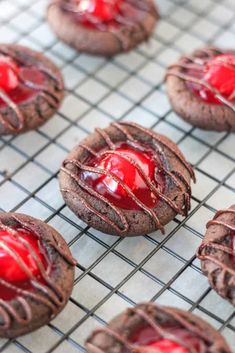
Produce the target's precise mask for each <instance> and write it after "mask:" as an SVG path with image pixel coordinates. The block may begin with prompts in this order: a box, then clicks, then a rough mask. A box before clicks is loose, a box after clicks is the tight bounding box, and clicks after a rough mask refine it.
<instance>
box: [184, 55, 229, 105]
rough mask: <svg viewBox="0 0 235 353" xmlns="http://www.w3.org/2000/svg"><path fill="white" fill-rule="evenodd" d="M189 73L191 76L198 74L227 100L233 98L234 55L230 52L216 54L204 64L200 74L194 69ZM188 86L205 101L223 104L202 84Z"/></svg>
mask: <svg viewBox="0 0 235 353" xmlns="http://www.w3.org/2000/svg"><path fill="white" fill-rule="evenodd" d="M191 74H192V76H200V77H199V78H201V79H202V80H204V81H205V82H207V83H208V84H210V85H211V86H212V87H213V88H215V89H216V90H218V91H219V93H220V94H221V95H222V96H223V97H224V98H226V99H228V100H229V101H233V100H235V56H233V55H231V54H223V55H218V56H216V57H215V58H214V59H212V60H210V61H209V62H208V63H207V64H206V65H205V68H204V70H203V72H202V76H201V75H200V74H198V73H197V72H196V71H195V72H191ZM190 86H191V87H193V90H194V91H195V93H196V94H198V95H199V96H200V97H201V98H202V99H203V100H204V101H206V102H207V103H213V104H223V103H222V102H221V101H220V100H219V99H218V98H216V96H215V94H214V93H213V92H212V91H211V90H208V89H207V88H205V87H204V86H202V85H201V86H198V85H194V84H193V85H191V84H190Z"/></svg>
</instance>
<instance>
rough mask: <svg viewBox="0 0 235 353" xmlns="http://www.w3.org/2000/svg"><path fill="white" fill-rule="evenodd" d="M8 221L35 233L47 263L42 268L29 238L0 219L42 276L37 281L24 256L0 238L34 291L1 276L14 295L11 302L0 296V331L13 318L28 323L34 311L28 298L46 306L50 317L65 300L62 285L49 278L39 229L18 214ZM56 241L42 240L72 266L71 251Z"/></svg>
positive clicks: (3, 246) (49, 266) (9, 326)
mask: <svg viewBox="0 0 235 353" xmlns="http://www.w3.org/2000/svg"><path fill="white" fill-rule="evenodd" d="M11 220H12V221H13V222H14V223H16V224H17V227H20V228H21V229H24V230H26V231H30V232H32V233H33V234H35V236H36V237H37V238H38V246H39V249H40V251H41V253H42V254H43V256H44V258H45V260H46V262H47V268H45V265H44V264H43V262H42V260H41V259H40V258H39V257H38V256H37V254H36V253H35V251H34V249H33V248H32V246H31V245H30V244H29V243H28V241H27V240H26V239H23V238H21V237H20V236H19V235H18V232H17V229H15V227H14V228H13V227H11V226H9V225H6V224H5V223H3V222H2V221H0V229H2V230H6V231H7V232H8V233H10V234H11V235H13V236H14V237H15V238H17V241H18V242H20V243H21V244H22V245H23V246H24V247H25V248H26V249H27V250H28V251H29V253H30V255H31V257H32V258H33V259H34V261H35V263H36V265H37V267H38V269H39V272H40V276H41V278H42V279H43V282H40V281H39V280H38V279H37V277H36V276H34V275H33V273H32V272H31V270H30V269H29V268H28V267H27V266H26V264H25V262H24V261H23V259H21V258H20V257H19V254H18V253H17V252H16V251H15V250H13V249H12V248H10V247H9V245H8V244H7V243H6V242H4V240H1V239H0V247H1V248H2V249H4V250H5V251H6V252H7V253H8V254H9V255H10V256H11V257H12V258H14V260H15V261H16V262H17V264H18V266H19V267H20V268H21V269H22V270H23V272H24V273H25V274H26V275H27V278H28V281H29V282H30V284H31V286H32V288H33V290H28V289H22V288H19V287H17V285H15V284H14V283H10V282H8V281H6V280H4V279H1V278H0V285H1V286H3V287H5V288H8V289H9V290H11V291H13V292H15V294H16V297H15V298H14V299H12V300H10V301H7V300H3V299H0V330H8V329H10V328H11V325H12V324H13V322H14V321H15V322H17V323H19V324H22V325H28V324H30V322H31V321H32V319H33V314H32V309H31V307H30V302H29V299H31V300H33V301H35V302H37V303H40V304H43V305H45V306H46V307H47V308H48V309H49V310H50V312H51V318H53V317H54V316H55V315H56V313H57V312H58V311H59V310H60V308H61V307H62V306H64V304H65V300H66V298H65V297H64V294H63V292H62V290H61V288H59V287H58V286H57V285H56V283H55V282H54V281H53V280H52V279H51V278H50V272H51V269H52V263H51V261H50V259H49V256H48V254H47V252H46V250H45V248H44V247H43V246H42V244H41V243H42V241H44V239H43V238H42V235H41V234H40V232H39V231H37V230H36V229H35V227H33V225H32V224H30V221H24V220H22V219H21V217H19V216H18V215H11ZM57 242H58V241H56V240H55V239H54V238H53V237H51V239H50V240H48V239H47V240H46V241H45V244H47V246H49V247H51V248H52V249H53V250H54V251H55V252H56V253H58V254H59V255H60V256H61V257H62V258H63V259H64V261H65V262H67V263H68V265H70V266H75V264H76V261H75V260H74V259H73V258H72V256H71V255H70V254H67V253H65V252H64V251H63V250H62V249H61V248H60V246H59V244H57Z"/></svg>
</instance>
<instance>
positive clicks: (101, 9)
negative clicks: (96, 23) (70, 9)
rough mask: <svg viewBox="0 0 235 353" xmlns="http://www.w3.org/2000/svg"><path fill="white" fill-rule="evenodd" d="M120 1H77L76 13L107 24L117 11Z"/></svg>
mask: <svg viewBox="0 0 235 353" xmlns="http://www.w3.org/2000/svg"><path fill="white" fill-rule="evenodd" d="M121 1H122V0H80V1H79V0H78V5H77V6H78V11H80V12H81V13H87V14H89V15H92V16H94V17H96V18H98V19H100V20H101V21H102V22H109V21H112V20H113V19H114V15H115V14H116V13H117V12H118V11H119V5H120V3H121Z"/></svg>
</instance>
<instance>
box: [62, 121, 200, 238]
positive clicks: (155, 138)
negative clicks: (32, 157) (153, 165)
mask: <svg viewBox="0 0 235 353" xmlns="http://www.w3.org/2000/svg"><path fill="white" fill-rule="evenodd" d="M111 125H112V126H113V127H115V128H116V129H117V130H119V131H121V132H122V134H124V136H125V141H126V142H127V143H128V144H130V145H131V146H132V147H136V148H137V149H140V150H143V151H147V147H144V146H142V145H141V144H140V142H139V141H138V140H136V139H135V138H134V136H132V135H131V132H130V129H129V130H128V127H129V128H135V129H137V130H139V132H141V133H144V134H145V135H146V136H147V137H148V138H150V139H151V140H152V144H153V147H154V150H155V151H156V153H158V154H159V156H160V161H161V167H160V169H159V172H161V173H163V174H164V175H165V176H166V177H167V178H169V179H170V180H171V182H172V183H173V184H174V185H175V186H176V187H177V189H179V191H180V192H181V193H182V195H183V206H182V207H179V206H178V205H177V204H176V202H175V201H174V200H171V199H170V198H169V197H168V196H166V195H165V194H164V193H162V192H161V191H160V190H159V189H158V188H157V187H156V185H155V184H154V183H153V182H152V180H151V179H150V178H149V177H148V176H147V175H146V173H145V172H144V170H143V169H142V168H141V167H140V166H139V165H138V164H137V163H136V162H135V161H134V160H133V159H132V158H130V157H128V156H126V155H125V154H124V153H121V152H118V151H115V143H114V142H113V141H112V140H111V136H110V135H109V134H108V133H107V131H105V130H101V129H97V130H96V132H97V133H98V134H99V135H100V137H101V138H102V139H103V140H104V142H105V143H106V145H107V148H108V149H106V150H104V151H102V152H99V151H94V150H93V149H92V148H90V147H88V146H87V145H86V144H84V143H83V144H80V145H79V147H80V148H82V149H84V150H85V151H86V152H88V153H89V154H91V155H92V156H95V157H101V156H103V155H107V154H115V155H118V156H120V157H121V158H124V159H126V160H128V162H129V163H130V164H131V165H133V166H134V167H135V168H136V169H138V172H139V173H140V175H141V176H142V177H143V179H144V181H145V183H146V185H147V186H148V187H149V189H150V190H151V191H152V193H153V194H154V195H156V196H157V198H159V199H160V201H162V202H164V203H165V204H166V205H167V206H168V207H170V208H171V209H172V210H173V211H174V212H175V213H177V214H181V215H184V216H187V214H188V211H189V209H190V196H191V187H190V184H189V183H188V181H187V180H186V179H185V178H184V176H183V175H182V174H181V173H180V172H178V171H174V170H171V168H170V166H168V161H167V157H166V151H170V153H171V154H172V155H173V156H174V157H175V158H176V159H178V160H179V162H180V163H181V164H182V165H183V167H184V168H185V169H186V170H187V171H188V173H189V175H190V177H191V178H192V179H193V180H194V181H195V175H194V172H193V169H192V167H191V166H190V165H189V164H188V163H187V162H186V160H185V159H184V157H183V156H182V155H181V154H180V153H179V152H178V151H176V150H174V149H173V148H172V147H171V146H170V145H169V144H167V143H166V142H165V141H164V139H163V138H162V137H161V136H160V135H156V134H155V133H153V132H151V131H150V130H148V129H145V128H144V127H141V126H140V125H138V124H135V123H126V122H125V123H124V122H123V123H113V124H111ZM156 158H157V156H155V161H157V159H156ZM68 166H73V167H75V169H76V172H75V171H74V170H73V171H72V170H71V168H69V167H68ZM61 170H62V171H63V172H64V173H65V174H67V175H68V176H69V177H70V178H71V179H72V180H73V181H75V183H76V184H77V185H78V186H79V187H80V188H81V189H82V190H84V191H85V192H87V193H88V194H90V195H92V196H93V197H95V198H96V199H98V200H99V201H102V202H103V203H105V204H106V205H108V206H109V207H110V208H111V209H112V210H113V211H114V212H115V213H116V215H117V216H118V218H119V219H120V221H121V224H122V227H118V225H117V224H116V223H115V222H114V221H113V220H112V219H110V218H109V216H108V215H107V214H105V215H104V214H102V213H101V211H100V210H97V209H96V208H95V207H94V206H93V205H91V204H89V202H88V201H87V200H86V199H85V197H83V196H81V195H79V194H78V193H77V192H75V191H73V190H71V189H67V188H62V189H61V191H62V192H64V193H71V194H73V196H74V197H75V198H77V199H78V200H79V201H80V202H81V203H82V204H83V206H84V207H85V208H86V209H87V210H89V211H91V212H92V213H94V214H95V215H96V216H97V217H98V218H99V219H101V220H102V221H104V222H105V223H106V224H108V225H110V226H111V227H112V229H113V230H115V232H116V233H117V234H118V235H122V234H124V233H126V232H127V231H128V229H129V226H130V225H129V224H128V222H127V218H126V216H125V213H124V212H123V210H122V209H121V208H119V207H116V206H115V205H114V204H113V203H112V202H110V201H109V200H108V199H107V198H106V197H104V196H103V195H101V194H99V193H98V192H97V191H95V190H94V189H92V188H91V187H90V186H89V185H88V184H87V183H85V182H84V180H82V179H81V176H80V173H79V171H88V172H91V173H95V174H100V175H105V176H108V177H110V178H112V179H113V180H114V181H115V182H116V183H118V184H119V185H120V186H121V187H122V188H123V189H124V190H125V191H126V193H127V195H128V196H129V197H130V198H131V199H132V201H133V202H135V203H136V205H138V206H139V208H140V209H141V210H142V211H143V212H144V213H146V214H147V215H148V216H149V217H150V218H151V219H152V220H153V222H154V223H155V225H156V229H160V230H161V232H162V233H164V227H163V225H162V224H161V222H160V220H159V218H158V216H157V213H156V211H155V209H151V208H149V207H147V206H146V205H145V204H144V203H143V202H141V201H140V200H139V199H138V198H137V196H136V195H135V194H134V193H133V192H132V190H131V189H130V188H129V187H128V186H127V185H126V184H125V183H124V182H123V181H122V180H121V179H120V178H118V177H117V176H116V175H114V174H113V173H112V172H109V171H107V170H104V169H101V168H95V167H91V166H89V163H88V165H87V164H86V162H84V163H82V162H80V161H79V160H77V159H67V160H65V161H64V162H63V165H62V168H61Z"/></svg>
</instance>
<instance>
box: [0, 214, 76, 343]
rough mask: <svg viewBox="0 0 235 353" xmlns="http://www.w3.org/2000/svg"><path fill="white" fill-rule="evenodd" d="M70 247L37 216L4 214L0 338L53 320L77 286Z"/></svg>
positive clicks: (0, 227) (0, 225)
mask: <svg viewBox="0 0 235 353" xmlns="http://www.w3.org/2000/svg"><path fill="white" fill-rule="evenodd" d="M75 263H76V262H75V260H73V258H72V256H71V253H70V251H69V248H68V246H67V244H66V242H65V241H64V239H63V238H62V237H61V235H60V234H59V233H57V232H56V231H55V230H54V229H53V228H51V227H50V226H49V225H47V224H45V223H43V222H42V221H39V220H37V219H35V218H32V217H29V216H26V215H23V214H17V213H1V214H0V337H10V338H14V337H17V336H20V335H24V334H26V333H28V332H31V331H34V330H36V329H37V328H39V327H41V326H43V325H45V324H47V323H49V322H50V321H51V320H52V319H54V318H55V316H56V315H57V314H58V313H59V312H60V311H61V310H62V309H63V308H64V306H65V305H66V303H67V301H68V299H69V296H70V293H71V290H72V288H73V280H74V267H75Z"/></svg>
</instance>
